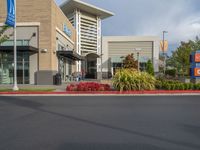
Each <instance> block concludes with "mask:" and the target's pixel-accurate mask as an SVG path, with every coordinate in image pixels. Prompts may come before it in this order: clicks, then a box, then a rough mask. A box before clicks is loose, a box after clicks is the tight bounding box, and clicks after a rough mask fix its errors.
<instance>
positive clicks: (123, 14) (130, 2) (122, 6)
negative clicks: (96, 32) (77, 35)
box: [57, 0, 200, 51]
mask: <svg viewBox="0 0 200 150" xmlns="http://www.w3.org/2000/svg"><path fill="white" fill-rule="evenodd" d="M63 1H65V0H57V2H58V4H60V3H62V2H63ZM83 1H85V2H88V3H91V4H93V5H96V6H98V7H101V8H104V9H107V10H109V11H111V12H114V13H115V16H113V17H111V18H108V19H106V20H104V21H103V24H102V32H103V35H157V36H159V37H162V31H163V30H166V31H168V34H166V39H167V40H168V41H169V43H170V45H171V46H170V51H172V50H174V45H177V44H179V43H180V41H186V40H188V39H194V38H195V36H196V35H200V0H83Z"/></svg>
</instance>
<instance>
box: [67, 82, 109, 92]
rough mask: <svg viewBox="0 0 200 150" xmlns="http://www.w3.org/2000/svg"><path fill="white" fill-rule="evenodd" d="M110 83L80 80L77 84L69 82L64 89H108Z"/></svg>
mask: <svg viewBox="0 0 200 150" xmlns="http://www.w3.org/2000/svg"><path fill="white" fill-rule="evenodd" d="M110 90H111V88H110V85H108V84H100V83H96V82H81V83H79V84H70V85H68V86H67V88H66V91H110Z"/></svg>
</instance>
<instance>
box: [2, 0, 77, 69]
mask: <svg viewBox="0 0 200 150" xmlns="http://www.w3.org/2000/svg"><path fill="white" fill-rule="evenodd" d="M6 7H7V6H6V0H0V23H4V22H5V20H6ZM17 22H18V23H22V22H26V23H27V22H39V23H40V26H39V49H40V50H41V49H47V50H48V51H47V53H41V52H40V53H39V70H57V56H56V53H55V50H56V27H58V28H59V29H60V30H63V29H62V24H63V23H64V22H66V24H67V25H68V28H70V29H71V30H72V33H73V36H72V40H73V41H74V42H75V39H76V37H75V29H74V28H73V27H72V25H71V23H70V22H69V21H68V19H67V17H66V16H64V14H63V13H62V11H61V10H60V8H59V7H58V6H57V5H56V4H55V2H54V0H17Z"/></svg>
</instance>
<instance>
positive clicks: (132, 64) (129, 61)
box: [123, 53, 138, 69]
mask: <svg viewBox="0 0 200 150" xmlns="http://www.w3.org/2000/svg"><path fill="white" fill-rule="evenodd" d="M123 67H124V68H132V69H137V68H138V61H137V60H135V58H134V54H133V53H132V54H129V55H127V56H126V57H125V59H124V60H123Z"/></svg>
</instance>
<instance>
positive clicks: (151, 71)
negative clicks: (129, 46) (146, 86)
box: [146, 60, 154, 76]
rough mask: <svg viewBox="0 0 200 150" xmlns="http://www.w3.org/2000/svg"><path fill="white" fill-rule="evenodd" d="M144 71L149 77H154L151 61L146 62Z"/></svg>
mask: <svg viewBox="0 0 200 150" xmlns="http://www.w3.org/2000/svg"><path fill="white" fill-rule="evenodd" d="M146 71H147V73H149V74H150V75H152V76H154V68H153V64H152V62H151V60H148V62H147V68H146Z"/></svg>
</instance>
